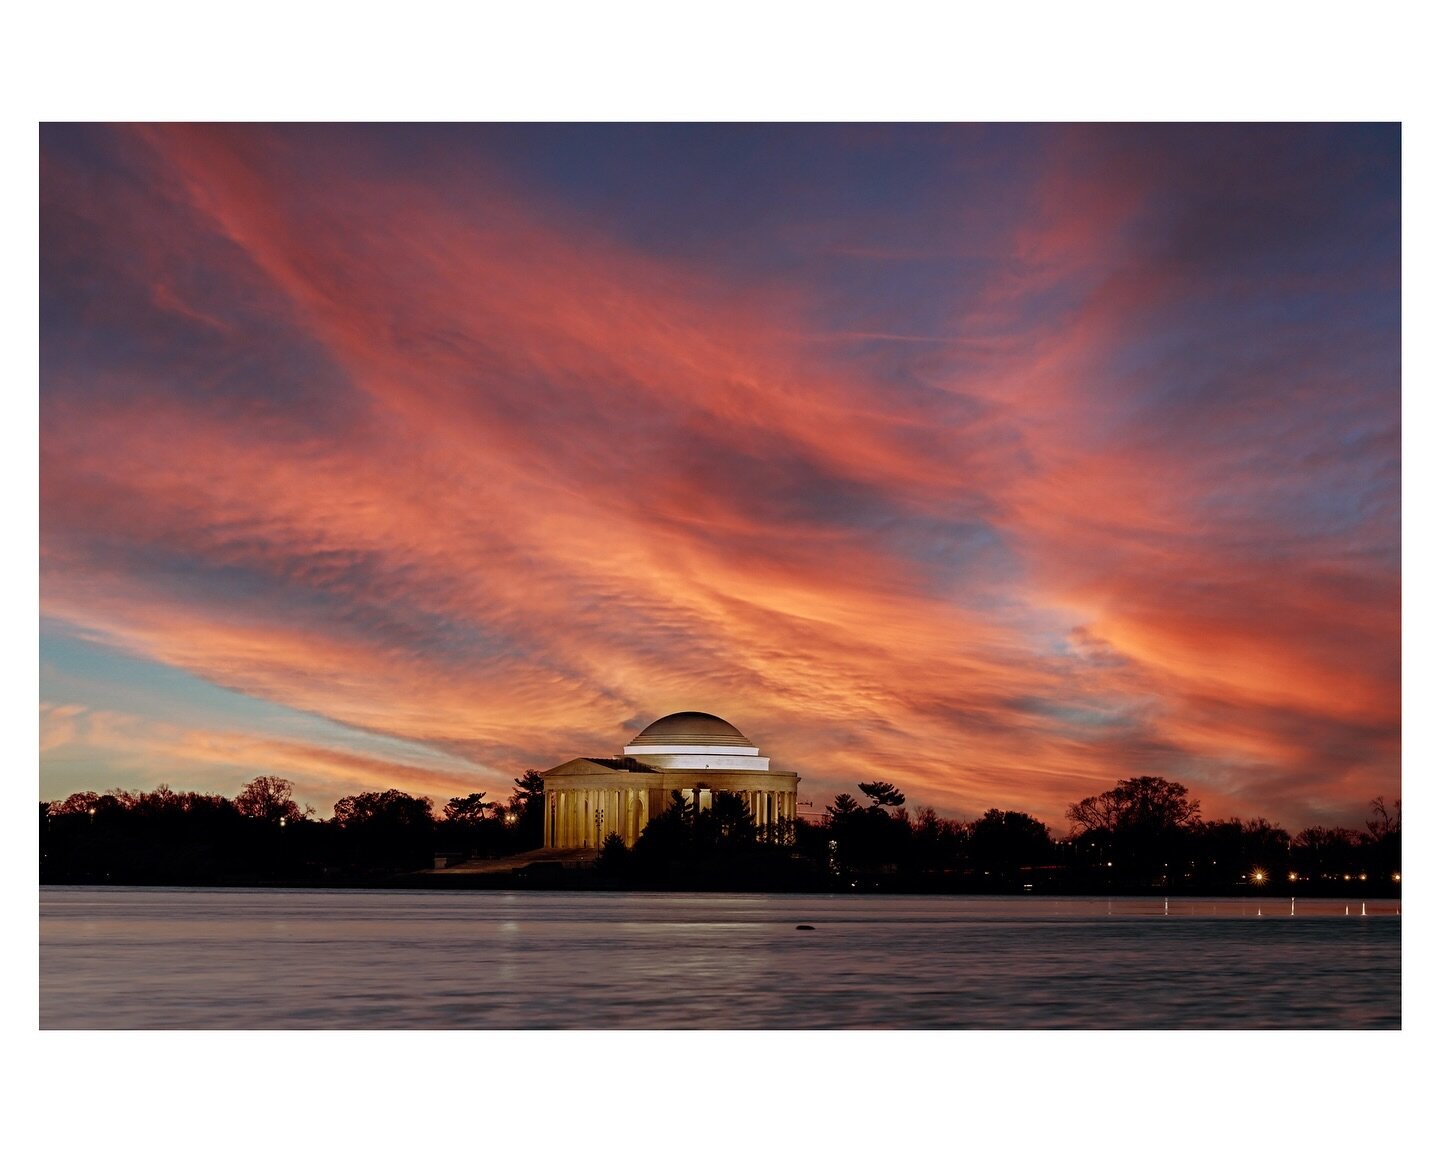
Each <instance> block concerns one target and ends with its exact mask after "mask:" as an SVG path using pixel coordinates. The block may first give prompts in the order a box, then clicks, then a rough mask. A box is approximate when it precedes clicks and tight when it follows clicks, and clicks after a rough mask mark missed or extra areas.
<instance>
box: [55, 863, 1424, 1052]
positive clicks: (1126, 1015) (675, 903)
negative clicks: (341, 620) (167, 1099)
mask: <svg viewBox="0 0 1440 1152" xmlns="http://www.w3.org/2000/svg"><path fill="white" fill-rule="evenodd" d="M1361 910H1362V907H1361V902H1360V901H1356V900H1351V901H1344V900H1323V901H1321V900H1316V901H1297V902H1296V905H1295V913H1294V915H1292V914H1291V905H1290V901H1289V900H1288V899H1285V898H1275V897H1266V898H1262V899H1258V900H1257V899H1254V898H1250V899H1246V900H1233V899H1232V900H1213V899H1205V900H1190V899H1186V900H1179V899H1174V898H1172V899H1170V900H1169V902H1168V905H1167V904H1166V902H1165V901H1163V900H1161V899H1155V898H1130V899H1115V900H1106V899H1103V898H1101V899H1089V898H1068V899H1059V900H1055V899H1048V898H1044V897H1025V898H1002V897H956V896H858V895H855V896H815V895H728V894H694V895H691V894H649V893H562V892H553V893H552V892H525V893H516V892H445V893H437V892H407V891H384V892H375V891H353V890H325V891H315V890H264V891H257V890H253V889H157V888H42V889H41V892H40V1026H41V1027H42V1028H1157V1027H1158V1028H1275V1027H1295V1028H1335V1027H1339V1028H1398V1027H1399V1025H1400V919H1401V918H1400V916H1399V915H1398V913H1399V906H1398V904H1397V903H1396V902H1395V901H1368V902H1367V904H1366V906H1365V908H1364V911H1365V915H1363V916H1362V915H1361ZM797 924H813V925H814V926H815V929H816V930H815V931H813V932H801V931H796V927H795V926H796V925H797Z"/></svg>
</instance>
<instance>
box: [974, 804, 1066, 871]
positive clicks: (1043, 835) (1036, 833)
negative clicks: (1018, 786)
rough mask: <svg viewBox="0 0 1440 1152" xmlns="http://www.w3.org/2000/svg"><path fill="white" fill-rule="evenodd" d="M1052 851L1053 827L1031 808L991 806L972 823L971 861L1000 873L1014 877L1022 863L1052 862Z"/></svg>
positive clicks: (976, 865)
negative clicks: (1013, 808) (1036, 816)
mask: <svg viewBox="0 0 1440 1152" xmlns="http://www.w3.org/2000/svg"><path fill="white" fill-rule="evenodd" d="M1051 851H1052V845H1051V843H1050V830H1049V829H1048V828H1046V827H1045V825H1044V824H1042V823H1041V822H1040V821H1039V820H1037V819H1035V817H1033V816H1031V815H1030V814H1029V813H1027V812H1009V811H1006V812H1002V811H1001V810H1000V809H999V808H991V809H990V810H989V811H988V812H986V813H985V815H984V816H982V817H980V819H979V820H976V821H975V823H974V824H972V825H971V826H970V838H969V845H968V852H969V856H970V861H971V863H972V864H973V865H974V866H975V867H977V868H979V869H980V870H981V871H982V872H989V873H991V874H992V875H994V876H997V877H1001V878H1005V879H1013V878H1014V877H1015V876H1016V875H1017V874H1018V873H1019V871H1020V869H1021V868H1022V867H1027V866H1034V865H1037V864H1044V863H1046V862H1048V861H1049V859H1050V855H1051Z"/></svg>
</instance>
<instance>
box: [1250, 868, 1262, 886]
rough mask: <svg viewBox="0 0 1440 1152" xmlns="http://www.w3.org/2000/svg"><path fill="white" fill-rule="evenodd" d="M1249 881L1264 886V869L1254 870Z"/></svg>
mask: <svg viewBox="0 0 1440 1152" xmlns="http://www.w3.org/2000/svg"><path fill="white" fill-rule="evenodd" d="M1250 879H1251V880H1252V881H1253V882H1254V883H1256V884H1264V883H1265V869H1263V868H1256V869H1255V871H1254V872H1252V873H1251V874H1250Z"/></svg>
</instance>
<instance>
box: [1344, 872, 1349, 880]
mask: <svg viewBox="0 0 1440 1152" xmlns="http://www.w3.org/2000/svg"><path fill="white" fill-rule="evenodd" d="M1345 879H1346V880H1348V879H1350V873H1348V872H1346V873H1345Z"/></svg>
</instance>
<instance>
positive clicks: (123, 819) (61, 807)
mask: <svg viewBox="0 0 1440 1152" xmlns="http://www.w3.org/2000/svg"><path fill="white" fill-rule="evenodd" d="M514 785H515V787H514V791H513V792H512V793H511V795H510V797H509V799H508V800H505V801H492V800H489V799H487V796H486V793H484V792H472V793H470V794H469V795H467V796H457V797H453V798H452V799H451V800H450V801H449V803H447V804H446V805H445V807H444V809H443V811H442V812H441V813H439V814H438V815H437V814H436V813H435V811H434V809H433V806H432V804H431V802H430V800H429V799H428V798H426V797H423V796H411V795H409V794H408V793H406V792H401V791H399V790H397V789H393V788H392V789H390V790H388V791H384V792H361V793H357V794H355V795H353V796H342V797H341V798H340V799H339V800H337V801H336V802H335V809H334V815H333V816H332V817H331V818H330V819H328V820H317V819H315V811H314V809H313V808H310V807H309V806H306V807H304V808H302V807H301V806H300V805H299V804H298V803H297V802H296V800H295V799H294V785H293V784H292V783H291V782H290V781H288V780H285V779H283V778H281V777H278V776H258V777H256V778H255V779H254V780H252V781H250V783H248V784H246V785H245V786H244V788H242V789H241V790H240V792H239V793H238V794H237V795H235V796H234V797H226V796H220V795H212V794H204V793H199V792H175V791H172V790H171V789H170V788H169V787H167V786H166V785H164V784H162V785H160V786H159V787H158V788H156V789H155V790H154V791H153V792H128V791H125V790H123V789H112V790H111V791H109V792H105V793H96V792H76V793H74V794H72V795H70V796H68V797H66V799H64V800H61V801H58V802H41V804H40V882H41V883H42V884H43V883H57V884H83V883H114V884H167V883H168V884H227V883H233V884H248V883H257V882H258V883H263V882H277V883H299V882H306V881H311V882H325V881H332V880H337V881H338V880H343V881H363V880H366V879H375V878H382V877H389V876H393V875H395V874H397V873H403V872H407V871H415V870H417V869H422V868H428V867H430V866H431V864H433V862H434V857H435V855H436V853H442V852H443V853H451V854H453V855H457V856H459V855H465V856H506V855H511V854H513V853H517V852H523V851H525V850H526V849H528V848H533V847H539V845H540V839H541V834H542V830H543V828H544V814H543V813H544V787H545V786H544V781H543V780H542V779H541V777H540V774H539V773H538V772H533V771H532V772H526V773H525V774H524V775H523V776H521V777H519V778H518V779H517V780H515V781H514Z"/></svg>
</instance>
